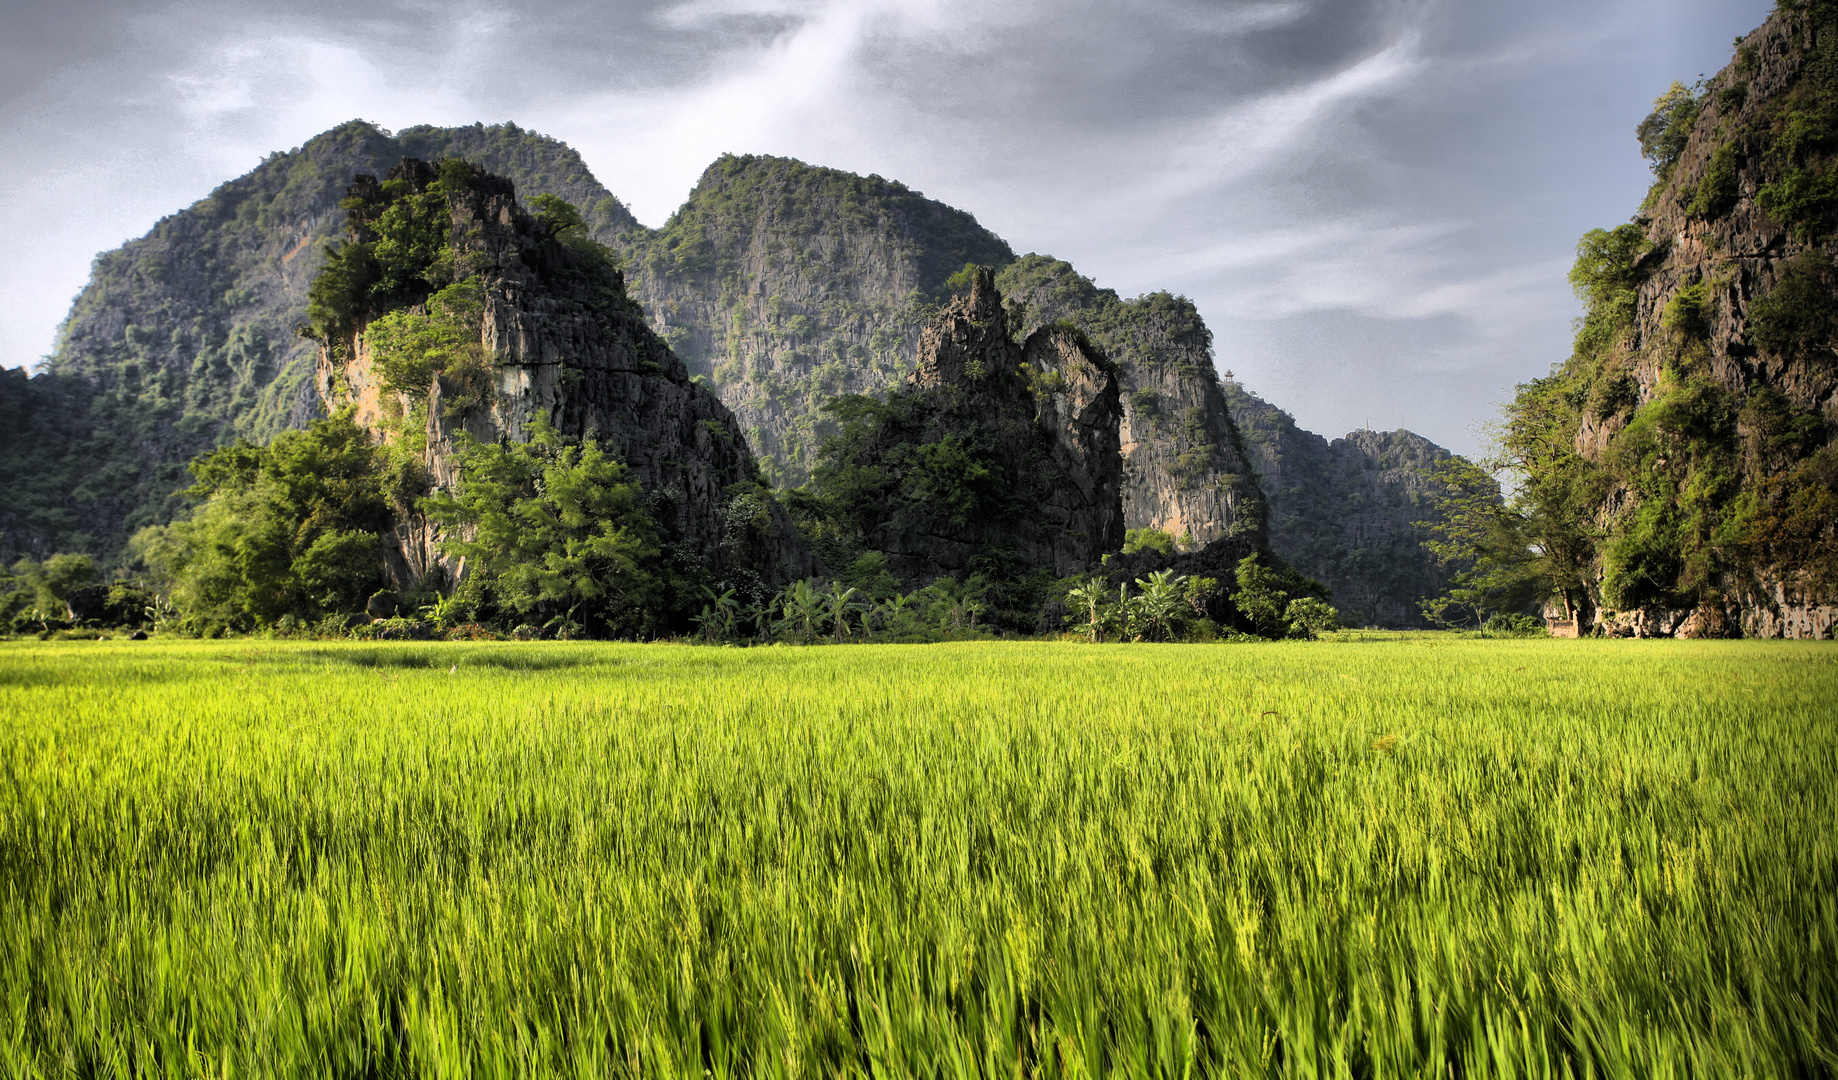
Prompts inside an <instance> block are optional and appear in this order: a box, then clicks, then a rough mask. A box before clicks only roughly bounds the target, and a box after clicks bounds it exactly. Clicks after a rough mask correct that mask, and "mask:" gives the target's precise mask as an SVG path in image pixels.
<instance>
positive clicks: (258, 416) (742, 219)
mask: <svg viewBox="0 0 1838 1080" xmlns="http://www.w3.org/2000/svg"><path fill="white" fill-rule="evenodd" d="M403 156H415V157H420V158H423V159H433V158H438V157H442V156H458V157H464V158H466V159H467V160H469V161H472V162H473V163H475V164H477V165H478V166H480V167H481V168H483V169H485V170H487V171H489V172H493V173H497V174H501V175H504V176H506V177H508V178H509V179H511V180H512V181H513V182H514V183H515V184H516V185H517V190H518V192H519V194H520V196H522V197H523V198H524V199H525V200H526V201H527V200H528V199H529V198H533V197H535V196H537V195H540V194H554V195H557V196H560V197H561V198H564V199H566V200H567V201H568V202H570V203H571V204H573V205H574V206H576V207H578V208H579V209H580V211H581V213H582V216H583V217H584V218H585V220H586V223H587V225H588V226H589V227H590V229H591V230H592V232H593V234H594V236H595V237H596V238H597V239H599V240H600V241H602V242H605V243H607V244H610V245H612V246H613V247H614V248H616V249H617V250H618V251H619V252H620V253H621V255H622V257H623V260H624V263H625V267H626V273H627V277H628V280H629V288H630V292H631V294H632V296H633V297H634V298H635V299H637V300H638V301H640V302H641V303H642V305H643V307H644V310H645V313H646V316H647V318H648V320H649V321H650V323H651V325H652V327H653V328H654V329H655V330H656V331H657V333H658V334H659V336H660V337H662V338H663V340H664V341H665V342H666V343H667V344H669V345H670V346H671V347H672V348H673V350H674V351H675V353H676V355H678V356H680V357H681V359H682V360H683V362H684V364H685V366H686V370H687V373H688V374H689V375H690V376H691V377H692V378H693V379H695V380H697V381H700V382H704V383H706V384H707V385H708V386H710V388H712V389H713V390H714V391H715V392H716V394H717V395H718V396H719V397H720V398H721V400H722V402H723V403H724V404H726V405H727V406H728V407H729V408H730V409H732V410H733V412H734V414H735V417H736V423H735V425H734V431H735V433H736V434H739V435H741V436H743V437H744V438H745V439H746V440H747V441H748V442H749V443H750V444H751V446H752V449H753V451H754V452H755V454H756V455H757V460H758V461H759V464H760V467H761V470H762V472H763V473H764V474H765V475H766V477H767V478H768V479H769V480H772V481H775V482H777V483H779V484H791V483H797V482H802V481H803V480H804V479H805V478H806V477H807V476H808V475H809V469H810V467H811V465H812V464H813V462H814V459H815V452H816V449H817V447H818V445H819V444H820V443H821V441H822V439H823V438H824V437H825V435H826V434H827V433H829V432H830V431H832V430H833V429H832V428H831V427H830V426H828V425H829V421H828V420H827V418H826V414H825V413H824V412H823V411H822V408H821V407H822V405H823V404H824V403H825V402H827V401H829V400H831V399H832V398H833V397H835V396H837V395H840V394H848V393H867V394H885V393H887V392H889V391H890V390H893V389H895V388H896V387H898V386H900V385H902V383H903V382H904V380H905V379H906V378H907V377H908V375H909V374H910V373H911V372H912V371H913V370H914V368H915V365H916V364H917V362H918V353H919V343H920V336H921V333H922V331H923V329H924V327H925V326H926V325H927V324H928V323H929V322H930V321H931V319H933V318H934V317H935V316H936V314H937V313H938V311H939V310H940V307H941V305H946V304H948V303H950V302H951V300H952V297H953V295H954V287H953V285H952V284H950V281H951V279H952V277H953V275H958V276H959V278H960V279H961V274H960V271H961V270H962V268H963V267H964V266H965V265H966V264H967V263H972V262H975V263H982V264H986V265H991V266H995V267H997V278H998V283H999V287H1000V288H1001V289H1002V291H1003V292H1004V293H1005V294H1006V295H1008V296H1009V297H1010V300H1011V303H1010V316H1011V318H1012V321H1013V323H1014V329H1016V331H1017V332H1018V333H1025V332H1031V331H1032V330H1034V329H1037V328H1039V327H1040V326H1042V325H1045V324H1047V323H1051V322H1060V321H1063V322H1065V323H1067V324H1068V325H1069V326H1072V327H1076V328H1077V329H1079V330H1080V331H1082V332H1083V333H1084V334H1086V335H1087V338H1088V340H1090V341H1091V342H1092V343H1093V344H1094V345H1095V346H1096V347H1097V348H1098V350H1099V351H1101V352H1102V353H1103V354H1104V355H1105V356H1106V357H1108V358H1109V359H1110V360H1111V361H1112V362H1114V364H1115V365H1116V368H1117V377H1118V382H1119V389H1120V394H1121V406H1122V410H1123V417H1122V425H1121V438H1122V441H1123V449H1124V454H1125V471H1124V474H1123V479H1122V499H1123V507H1124V523H1125V524H1126V526H1128V527H1130V528H1143V527H1153V528H1161V529H1166V530H1167V531H1169V532H1170V533H1171V534H1173V535H1175V536H1177V537H1183V538H1185V540H1186V541H1187V542H1188V543H1189V544H1191V545H1200V544H1204V543H1206V542H1207V541H1209V540H1212V539H1214V538H1216V537H1219V536H1225V535H1237V536H1240V537H1244V538H1247V539H1249V540H1251V541H1252V542H1258V541H1259V540H1260V539H1261V537H1262V536H1263V535H1264V529H1265V523H1266V518H1267V517H1268V516H1269V515H1270V514H1271V512H1272V509H1271V508H1267V507H1266V506H1265V500H1264V497H1263V494H1262V492H1261V491H1260V490H1259V480H1258V477H1257V475H1256V472H1255V468H1254V467H1253V464H1254V463H1253V455H1252V454H1251V452H1250V450H1248V449H1247V444H1246V443H1245V442H1244V440H1243V439H1242V438H1241V437H1240V435H1239V433H1238V432H1237V430H1236V428H1235V426H1234V422H1233V419H1232V414H1231V410H1230V409H1228V408H1227V407H1226V401H1227V394H1226V390H1225V389H1222V388H1221V386H1220V384H1219V382H1218V380H1217V378H1216V376H1215V374H1214V364H1213V358H1212V356H1211V351H1210V345H1211V341H1210V335H1209V333H1208V332H1207V330H1206V328H1205V324H1204V322H1203V321H1202V320H1201V319H1200V317H1199V315H1198V313H1197V312H1195V311H1194V309H1193V306H1192V304H1191V303H1189V302H1188V301H1186V300H1184V299H1182V298H1179V297H1174V296H1170V295H1168V294H1165V293H1153V294H1150V295H1148V296H1145V297H1141V298H1137V299H1134V300H1125V299H1122V298H1119V297H1118V296H1117V295H1116V294H1115V293H1114V292H1112V291H1110V290H1105V289H1099V288H1097V287H1096V286H1095V285H1094V284H1093V283H1091V282H1090V281H1089V280H1087V279H1085V278H1083V277H1080V276H1079V275H1078V274H1077V273H1076V272H1074V271H1073V270H1072V268H1071V267H1070V266H1068V265H1066V264H1065V263H1062V262H1058V261H1055V260H1052V259H1047V258H1044V257H1040V256H1028V257H1026V258H1020V259H1017V258H1016V257H1015V256H1014V254H1013V252H1012V250H1011V249H1010V248H1009V246H1008V245H1007V244H1006V243H1005V242H1004V241H1002V240H1001V239H1000V238H999V237H996V236H995V235H994V234H993V233H990V232H989V231H988V230H986V229H983V228H982V227H981V226H979V225H978V224H977V223H976V221H975V219H974V218H973V217H971V216H970V215H969V214H967V213H964V212H962V211H960V210H956V209H953V208H951V207H948V206H945V205H943V204H942V203H939V202H936V201H935V200H931V199H927V198H925V197H924V196H923V195H921V194H919V193H918V192H915V191H912V190H911V189H909V188H907V187H905V186H904V185H902V184H899V183H897V182H895V181H890V180H883V179H881V178H879V177H859V176H854V175H851V174H848V173H842V172H838V171H835V170H830V169H821V168H815V167H811V166H807V165H804V164H802V163H799V162H795V161H789V160H787V159H782V158H768V157H724V158H722V159H721V160H720V161H717V162H716V163H715V164H714V165H713V166H711V167H710V169H709V170H708V172H707V173H706V174H705V175H704V177H703V179H702V181H701V182H700V183H699V184H698V185H697V187H696V189H695V191H694V192H692V194H691V196H690V198H689V200H688V201H687V202H686V203H685V204H684V206H683V208H682V209H681V210H680V211H679V212H678V213H677V214H676V215H674V216H673V217H672V219H671V220H670V221H669V222H668V223H666V225H665V226H664V227H662V228H660V229H657V230H650V229H645V228H643V227H642V226H639V225H638V224H637V223H636V222H635V221H634V220H633V219H632V218H631V216H630V214H628V213H627V212H626V211H625V209H624V207H623V206H622V205H621V204H620V203H619V202H618V200H617V199H616V198H614V197H613V196H612V194H611V193H609V192H607V191H606V190H605V189H604V188H603V187H601V185H600V184H599V183H598V182H597V181H595V180H594V178H593V177H592V176H591V174H589V173H588V171H587V169H586V168H585V166H584V165H583V164H582V162H581V161H580V158H579V157H578V155H576V154H575V153H574V151H572V150H570V149H569V148H567V147H566V146H564V145H563V144H561V143H559V142H556V141H554V140H552V139H548V138H545V137H542V136H538V135H534V134H532V133H530V132H527V131H524V130H521V129H519V128H517V127H516V126H515V125H508V124H507V125H500V126H496V127H483V126H476V125H475V126H474V127H469V128H453V129H440V128H426V127H423V128H411V129H407V130H404V131H402V132H399V133H397V134H395V135H393V136H392V135H389V134H387V133H385V132H383V131H381V130H380V129H378V128H376V127H374V126H373V125H369V124H365V123H362V122H353V123H350V124H346V125H342V126H341V127H339V128H337V129H334V130H333V131H330V132H327V133H326V134H324V135H321V136H318V137H316V138H314V139H312V140H309V141H308V142H307V143H306V144H305V145H303V146H302V147H300V148H299V149H297V150H294V151H290V152H287V153H281V154H275V155H273V156H271V157H270V158H269V159H268V160H267V161H265V162H263V163H262V165H260V166H259V167H257V168H256V169H255V170H253V171H252V172H251V173H249V174H248V175H246V176H244V177H241V178H239V179H237V180H233V181H230V182H228V183H226V184H224V185H223V186H221V187H220V188H219V189H218V190H217V191H216V192H214V193H213V194H212V195H211V197H210V198H208V199H205V200H203V201H201V202H200V203H198V204H196V205H194V206H192V207H190V208H187V209H185V210H182V211H180V212H179V213H177V214H174V215H173V216H172V217H170V218H167V219H165V220H164V221H162V222H161V223H160V224H159V225H158V226H156V227H155V228H154V230H153V231H152V232H151V233H149V235H148V236H147V237H144V238H142V239H140V240H136V241H133V242H131V243H129V244H127V245H125V246H124V247H123V248H121V249H119V250H117V251H115V252H110V253H107V254H105V255H103V256H101V257H100V258H99V259H98V261H97V267H96V270H95V273H94V275H93V276H92V279H91V282H90V284H89V285H88V287H87V288H86V289H85V290H84V292H83V294H82V295H81V296H80V297H79V298H78V300H77V302H76V304H75V305H74V306H73V308H72V312H71V315H70V318H69V320H68V321H67V323H66V325H65V328H64V331H63V335H62V337H61V339H60V341H59V344H58V348H57V351H56V353H55V354H54V355H53V357H51V358H50V360H49V361H48V362H47V364H46V365H45V366H44V368H43V370H42V371H41V372H40V373H39V374H38V375H36V376H34V377H32V378H30V379H28V378H27V377H25V374H24V373H23V372H18V371H13V372H6V373H0V416H4V417H5V418H6V419H7V420H8V421H9V422H8V423H7V424H6V425H5V426H4V428H5V429H4V430H0V465H3V466H5V467H6V468H7V469H8V470H9V474H10V475H11V476H13V477H14V478H15V479H14V480H13V481H12V482H11V483H9V484H8V485H7V486H6V487H5V488H4V490H0V549H4V550H0V555H7V556H8V557H10V554H9V553H11V552H30V553H36V554H40V555H42V554H46V553H48V552H50V551H53V550H59V549H75V548H81V549H87V550H91V551H95V552H97V553H98V554H101V555H103V556H104V557H114V556H115V555H117V554H118V553H119V552H120V550H121V548H122V545H123V544H124V542H125V540H126V537H127V536H128V535H129V534H130V533H131V532H132V531H133V530H134V529H135V528H137V527H139V526H140V525H143V524H149V523H155V522H159V521H163V520H166V519H167V518H169V517H170V516H171V515H172V514H173V513H174V512H175V511H176V510H177V509H178V508H179V506H180V505H181V503H180V501H179V500H178V499H176V498H175V497H174V496H173V494H172V493H173V492H174V491H175V490H177V489H179V488H182V487H184V486H185V485H186V483H187V481H188V478H187V476H186V474H185V471H184V464H185V462H186V461H188V460H189V459H190V458H192V457H193V456H195V455H196V454H197V453H199V452H201V451H202V450H205V449H208V448H210V447H212V446H215V445H220V444H222V443H223V442H225V441H229V440H232V439H235V438H250V439H254V440H257V441H261V440H263V439H266V438H267V437H269V436H271V435H272V434H273V433H274V432H276V431H278V430H282V429H285V428H289V427H297V426H300V425H301V424H303V423H304V422H305V421H306V419H308V418H309V417H310V416H312V415H314V413H315V411H316V410H317V409H318V407H319V405H318V401H317V398H316V395H315V393H314V391H313V389H312V385H311V380H310V378H309V374H310V372H311V369H312V362H313V348H312V346H311V345H310V343H308V342H305V341H303V340H302V339H300V338H299V337H297V336H296V334H295V331H296V328H297V327H298V326H299V325H300V324H301V323H302V322H303V321H304V316H305V303H306V286H307V282H309V281H310V280H311V279H312V277H313V275H314V273H316V272H317V270H318V268H319V266H320V265H321V264H322V263H323V260H324V258H325V251H326V246H327V242H328V241H330V240H332V239H334V238H335V237H336V236H337V234H338V233H339V231H340V229H341V228H342V223H343V219H344V214H343V211H342V210H340V209H339V206H338V203H339V200H340V198H341V197H342V195H343V192H344V188H345V186H346V185H347V184H348V183H349V182H350V179H351V177H352V176H353V175H355V174H357V173H365V172H367V173H373V174H380V173H382V172H384V171H386V170H387V169H388V168H389V167H391V166H392V165H393V164H394V163H395V162H396V161H398V160H399V159H400V158H401V157H403ZM1275 512H1276V514H1277V517H1280V516H1281V514H1282V510H1281V505H1280V504H1278V505H1277V506H1276V507H1275ZM1416 512H1417V511H1415V510H1412V511H1410V513H1412V514H1415V513H1416ZM1270 523H1271V529H1272V535H1273V536H1275V537H1278V540H1277V546H1276V548H1275V550H1276V551H1277V552H1278V553H1279V554H1283V555H1285V556H1288V555H1289V554H1290V552H1289V551H1286V550H1285V545H1287V544H1290V543H1291V541H1290V540H1289V539H1288V538H1289V537H1290V536H1292V535H1293V532H1294V531H1293V530H1290V531H1287V532H1285V531H1284V530H1283V528H1282V527H1281V523H1280V522H1279V521H1278V520H1277V518H1270ZM1407 524H1408V522H1407V521H1405V520H1404V519H1403V518H1402V517H1400V518H1399V519H1398V520H1397V521H1392V522H1391V523H1390V526H1391V532H1392V533H1397V532H1398V531H1399V529H1400V528H1402V527H1403V526H1404V525H1407ZM1337 535H1339V536H1340V538H1339V539H1336V540H1331V541H1329V542H1328V544H1329V547H1330V548H1331V549H1332V553H1331V555H1330V556H1328V557H1327V558H1326V561H1325V562H1323V561H1322V560H1315V561H1314V562H1312V563H1310V562H1308V560H1303V561H1304V562H1305V564H1306V565H1307V567H1308V569H1309V570H1310V572H1311V573H1316V574H1318V575H1323V576H1327V577H1332V575H1327V574H1325V573H1324V571H1323V570H1322V569H1321V567H1322V566H1324V565H1327V564H1328V563H1333V564H1334V565H1341V564H1345V565H1348V566H1359V565H1364V564H1363V563H1362V562H1361V556H1360V554H1359V553H1360V552H1362V551H1366V550H1367V549H1365V548H1361V547H1360V546H1359V545H1360V544H1362V543H1365V541H1364V540H1363V539H1360V538H1359V537H1348V536H1347V535H1345V534H1344V533H1343V534H1337ZM1360 535H1361V536H1363V535H1364V534H1360ZM1348 544H1351V545H1352V546H1351V547H1347V545H1348ZM1336 545H1338V546H1336ZM1298 550H1300V549H1298ZM1368 561H1370V560H1368ZM1334 580H1335V581H1336V583H1337V587H1339V588H1341V589H1343V590H1346V589H1349V588H1350V589H1352V590H1353V591H1355V592H1359V591H1362V590H1363V591H1364V592H1371V591H1372V590H1371V588H1369V587H1368V583H1366V582H1365V581H1364V579H1359V578H1357V577H1348V576H1346V575H1342V576H1341V577H1339V578H1335V579H1334ZM1387 595H1389V594H1387ZM1415 599H1416V597H1414V596H1403V595H1401V594H1400V595H1398V596H1393V597H1391V598H1390V599H1389V600H1387V601H1385V602H1384V603H1378V602H1374V603H1372V604H1371V605H1370V606H1369V607H1368V608H1364V609H1362V610H1370V611H1372V612H1375V613H1376V612H1379V611H1406V612H1408V611H1410V610H1413V605H1414V602H1415ZM1374 617H1377V616H1376V615H1375V616H1374Z"/></svg>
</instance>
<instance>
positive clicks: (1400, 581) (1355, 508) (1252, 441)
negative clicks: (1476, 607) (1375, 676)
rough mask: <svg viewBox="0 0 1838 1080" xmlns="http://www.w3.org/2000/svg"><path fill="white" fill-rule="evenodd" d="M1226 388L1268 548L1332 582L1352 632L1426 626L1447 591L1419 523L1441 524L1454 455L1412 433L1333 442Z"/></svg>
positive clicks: (1445, 575)
mask: <svg viewBox="0 0 1838 1080" xmlns="http://www.w3.org/2000/svg"><path fill="white" fill-rule="evenodd" d="M1222 391H1223V394H1224V397H1225V400H1226V402H1227V405H1228V407H1229V408H1230V409H1231V412H1232V417H1233V419H1235V420H1236V421H1237V425H1238V431H1239V432H1240V433H1241V434H1242V436H1243V439H1244V445H1245V448H1246V450H1247V451H1248V456H1249V458H1250V461H1251V465H1252V467H1253V468H1254V469H1255V470H1256V473H1257V476H1258V479H1259V481H1260V483H1261V484H1262V487H1263V491H1264V494H1265V497H1266V498H1267V499H1268V500H1269V507H1270V511H1269V513H1270V517H1269V522H1270V525H1269V538H1270V550H1272V551H1274V552H1276V553H1277V554H1278V555H1281V556H1282V557H1283V558H1284V559H1285V560H1287V561H1288V562H1289V564H1290V565H1292V566H1294V567H1295V568H1296V569H1297V570H1300V571H1302V572H1303V573H1304V574H1307V575H1308V576H1309V577H1312V578H1315V579H1316V580H1318V581H1320V582H1321V583H1322V584H1324V585H1326V586H1327V587H1328V588H1329V590H1330V591H1331V592H1332V593H1333V598H1334V603H1335V605H1336V606H1338V607H1339V608H1340V611H1341V617H1342V621H1343V622H1345V623H1346V624H1347V625H1349V626H1381V627H1389V628H1397V629H1405V628H1412V627H1426V626H1429V625H1430V624H1429V623H1428V621H1427V620H1425V619H1424V617H1423V614H1422V611H1421V609H1420V608H1419V607H1418V602H1419V601H1420V600H1423V599H1425V598H1427V597H1431V596H1435V595H1437V594H1438V593H1440V592H1442V590H1443V589H1445V588H1446V587H1447V586H1448V582H1449V576H1450V571H1449V570H1448V569H1447V568H1445V567H1439V566H1437V565H1436V562H1435V560H1434V559H1433V558H1431V557H1430V554H1429V552H1428V551H1427V550H1426V549H1425V548H1424V547H1423V542H1424V541H1425V540H1427V539H1430V534H1429V532H1428V530H1427V529H1425V528H1423V527H1422V526H1420V525H1419V524H1418V522H1425V521H1436V520H1439V516H1438V511H1437V509H1436V505H1435V498H1434V492H1433V491H1432V490H1431V487H1430V484H1429V482H1428V471H1429V469H1431V468H1432V467H1434V466H1435V465H1436V463H1437V462H1440V461H1443V460H1446V459H1447V458H1448V457H1449V456H1450V455H1449V452H1448V451H1447V450H1444V449H1443V448H1442V447H1440V446H1437V445H1436V444H1435V443H1432V442H1430V441H1429V440H1428V439H1425V438H1424V437H1423V436H1421V435H1417V434H1414V433H1412V432H1409V431H1355V432H1351V433H1349V434H1348V435H1347V436H1346V437H1345V438H1343V439H1334V440H1331V441H1330V440H1328V439H1324V438H1322V437H1321V436H1319V435H1316V434H1315V433H1314V432H1312V431H1304V430H1302V429H1301V428H1300V427H1297V426H1296V422H1295V418H1294V417H1292V416H1290V415H1289V414H1288V413H1286V412H1284V411H1283V410H1281V409H1279V408H1277V407H1276V406H1274V405H1271V404H1270V403H1269V402H1267V401H1264V400H1262V399H1261V398H1258V397H1257V396H1255V395H1253V394H1251V393H1249V392H1247V391H1246V390H1245V389H1244V388H1243V387H1242V386H1240V385H1238V384H1237V383H1235V382H1231V381H1227V382H1226V383H1224V384H1223V387H1222Z"/></svg>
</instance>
